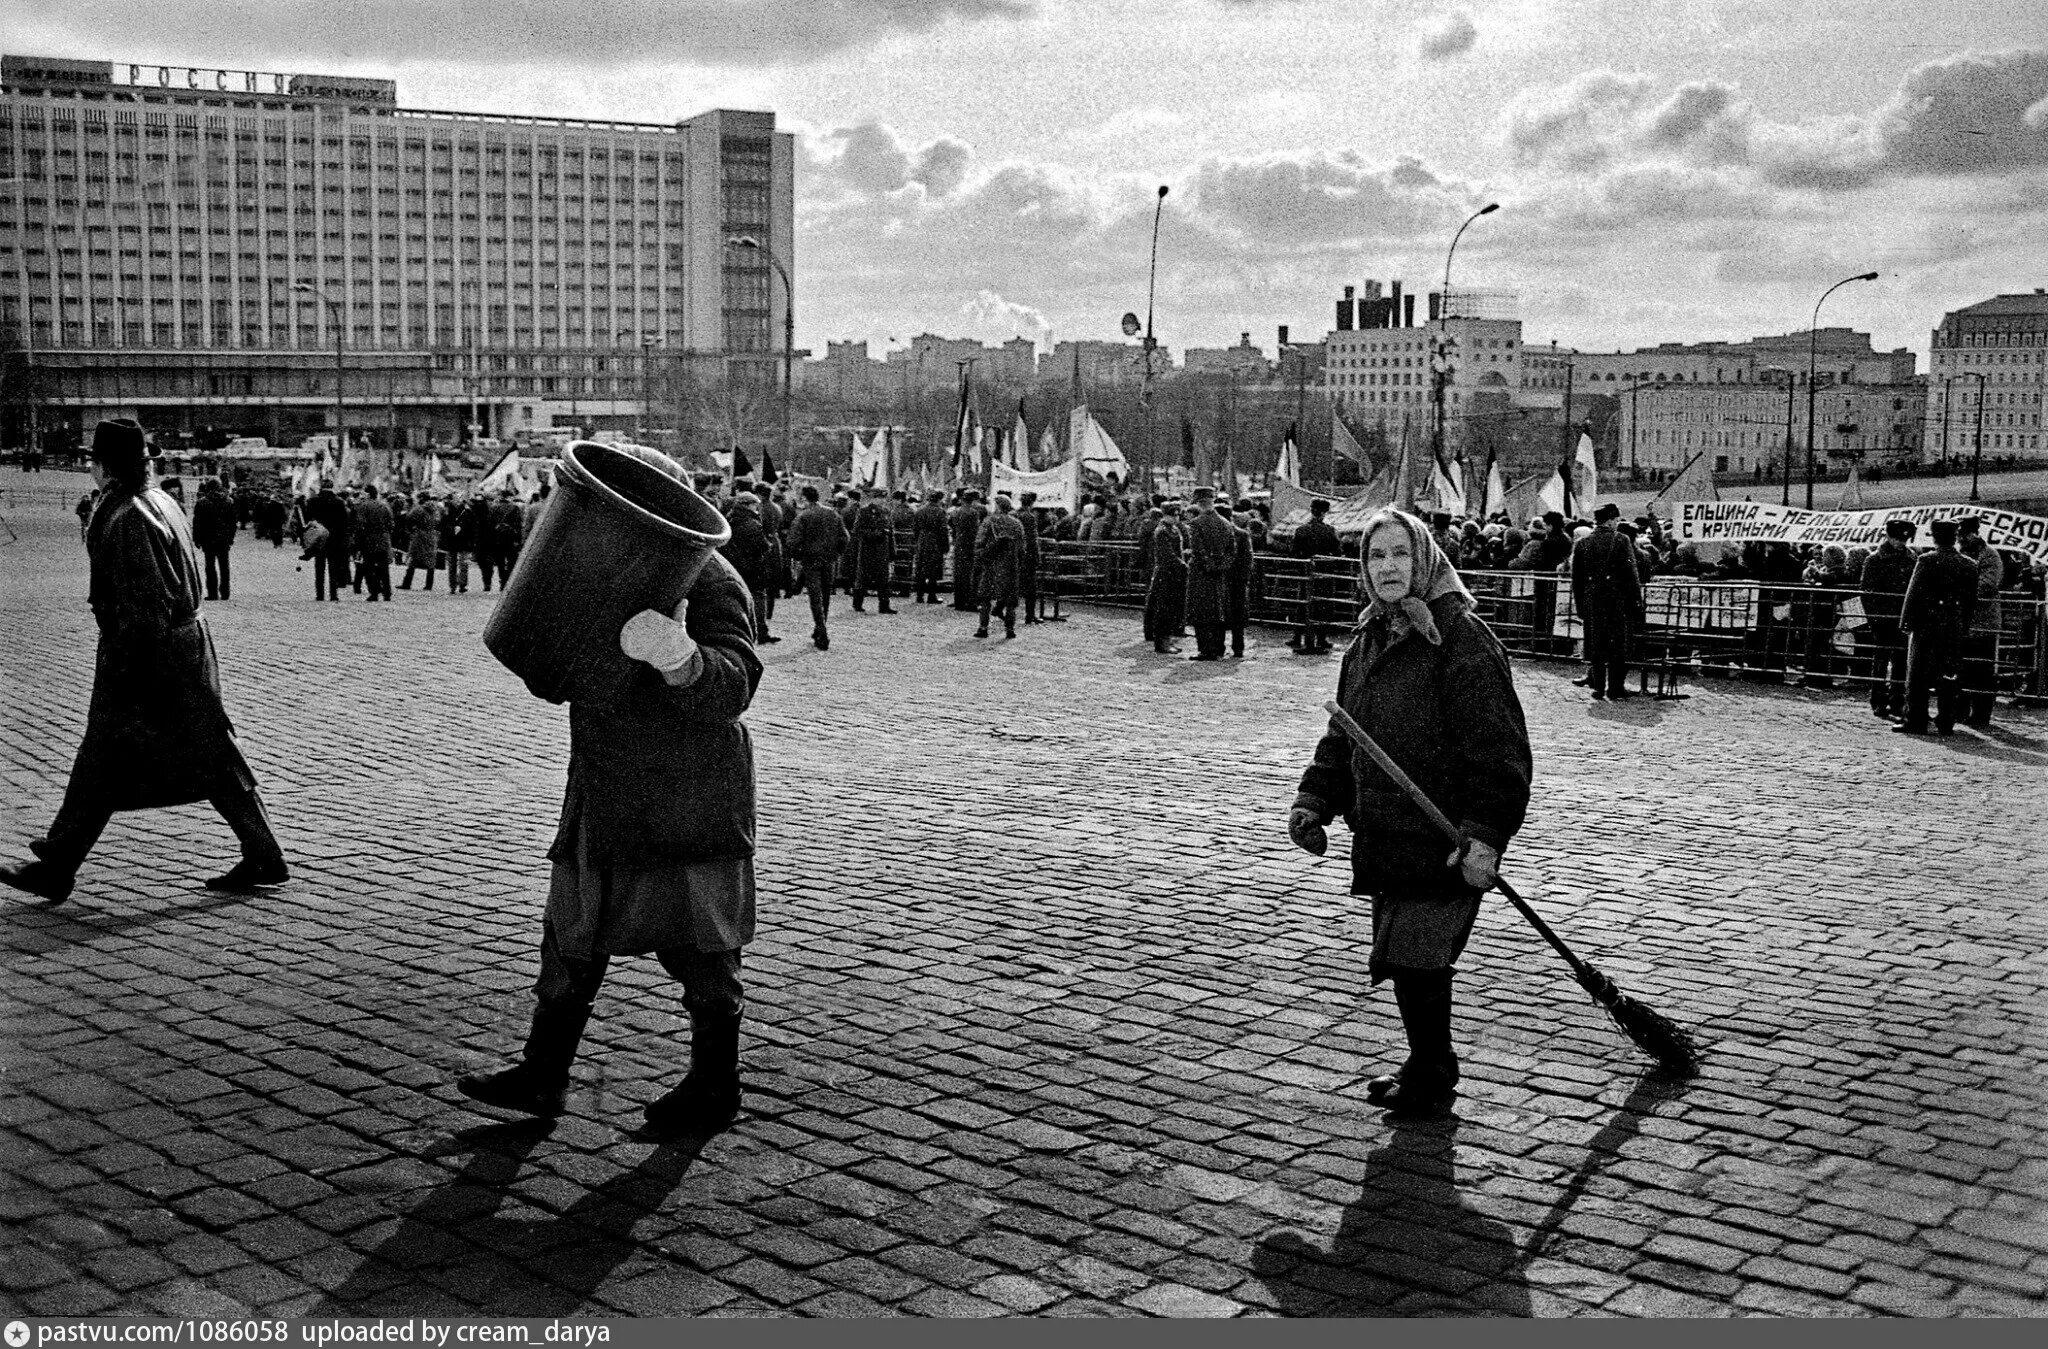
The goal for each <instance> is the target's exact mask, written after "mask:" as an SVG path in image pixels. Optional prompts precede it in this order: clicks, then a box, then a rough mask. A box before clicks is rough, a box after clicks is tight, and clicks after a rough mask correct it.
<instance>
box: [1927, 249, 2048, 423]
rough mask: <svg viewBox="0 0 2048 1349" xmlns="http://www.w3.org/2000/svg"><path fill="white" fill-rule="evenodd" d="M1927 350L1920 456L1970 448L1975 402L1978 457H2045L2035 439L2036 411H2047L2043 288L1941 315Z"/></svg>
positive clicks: (2046, 299) (2047, 321) (2047, 314)
mask: <svg viewBox="0 0 2048 1349" xmlns="http://www.w3.org/2000/svg"><path fill="white" fill-rule="evenodd" d="M1930 348H1931V351H1930V358H1929V361H1928V396H1927V430H1926V433H1925V435H1926V444H1927V452H1928V454H1930V455H1943V454H1944V453H1945V454H1946V455H1947V456H1949V457H1953V456H1955V455H1961V454H1970V453H1974V452H1975V450H1976V444H1977V441H1976V436H1977V414H1978V412H1979V410H1980V407H1981V411H1982V412H1983V419H1984V428H1983V429H1984V453H1985V454H1986V455H1992V456H1997V457H2000V458H2015V457H2016V458H2022V459H2042V458H2048V445H2044V444H2043V442H2042V438H2041V437H2042V430H2041V414H2042V413H2043V412H2044V411H2048V293H2044V292H2043V291H2041V290H2040V289H2038V288H2037V289H2036V290H2035V291H2034V292H2033V293H2032V294H2031V295H1998V296H1994V297H1993V298H1991V299H1989V300H1983V301H1980V302H1978V303H1977V304H1973V305H1968V306H1966V307H1964V308H1962V309H1957V310H1954V311H1953V312H1951V313H1947V314H1943V315H1942V316H1941V325H1940V326H1939V327H1937V328H1936V329H1935V330H1934V336H1933V341H1932V342H1931V343H1930ZM1980 375H1981V376H1982V377H1983V378H1982V379H1979V378H1978V376H1980ZM1980 397H1981V398H1982V400H1983V401H1982V403H1981V405H1980V403H1979V402H1978V400H1979V398H1980Z"/></svg>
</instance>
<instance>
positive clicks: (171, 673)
mask: <svg viewBox="0 0 2048 1349" xmlns="http://www.w3.org/2000/svg"><path fill="white" fill-rule="evenodd" d="M92 472H93V478H94V480H95V481H96V482H97V483H98V484H99V488H100V494H99V504H98V506H97V507H96V508H95V509H94V511H93V517H92V523H91V526H90V528H89V529H88V531H87V538H86V548H87V553H88V556H89V557H90V559H91V585H90V589H89V590H88V592H87V602H88V603H89V604H90V605H91V606H92V612H93V619H94V621H95V622H96V623H97V624H98V626H99V650H98V653H97V655H96V656H95V658H94V662H93V681H92V702H91V704H90V707H89V709H88V710H87V712H86V722H85V738H84V740H83V741H82V742H81V743H80V745H79V747H78V755H77V757H76V759H74V760H73V762H72V765H71V780H70V782H69V783H68V784H67V785H66V787H65V790H64V803H63V805H62V806H61V807H59V809H58V811H57V818H56V819H55V820H54V821H53V822H52V823H51V825H50V829H49V833H48V834H47V835H46V836H45V837H43V838H40V839H37V840H35V841H33V842H31V843H30V844H29V851H31V852H33V853H34V854H35V856H36V860H35V861H33V862H27V863H23V864H20V865H17V866H11V867H0V883H4V884H6V885H10V886H12V887H14V888H15V889H17V890H25V891H27V892H28V893H30V894H33V895H40V896H41V897H43V898H44V899H47V900H50V901H51V902H53V903H54V902H58V901H61V900H63V899H65V898H66V897H67V896H69V895H70V893H71V887H72V882H73V878H74V877H75V876H76V875H77V873H78V869H79V867H80V866H82V865H83V864H84V862H85V859H86V856H87V855H88V854H89V853H91V851H92V848H93V844H95V843H96V842H98V841H99V836H100V833H101V831H103V830H104V829H105V828H106V827H107V822H108V821H109V820H110V819H112V818H113V815H114V813H115V812H116V811H124V810H147V809H151V808H154V807H157V806H181V805H188V804H190V803H192V802H194V801H210V802H212V804H213V807H214V809H215V810H217V811H219V812H220V814H221V818H222V819H224V820H226V821H227V822H228V827H229V828H231V829H233V830H234V831H235V837H236V838H237V839H239V840H240V841H241V845H242V860H241V861H240V862H238V863H236V865H235V866H234V867H233V868H232V869H231V870H229V871H228V872H227V873H226V874H225V875H222V876H216V877H214V878H213V879H212V880H209V881H208V882H207V883H206V884H207V886H208V887H209V888H211V889H215V890H233V891H247V890H250V889H252V888H254V887H257V886H264V885H276V884H278V883H280V882H282V881H284V880H286V879H287V878H288V876H289V871H288V869H287V868H286V866H285V861H284V851H283V850H282V849H281V848H279V847H278V844H277V838H276V836H275V835H274V834H273V833H272V832H271V829H270V819H269V817H268V816H267V815H266V814H265V813H264V809H263V798H262V797H261V796H259V795H258V794H257V791H256V776H255V774H254V773H252V772H250V771H249V764H248V761H247V760H246V759H244V758H243V757H242V750H241V747H240V746H239V745H237V744H236V743H235V728H234V725H233V724H232V723H231V722H230V721H229V720H228V714H227V709H226V708H225V707H224V706H223V705H222V703H221V696H220V667H219V663H218V660H217V658H216V656H215V654H214V649H213V637H212V634H211V633H209V632H208V631H207V628H206V621H205V619H204V618H203V617H202V616H201V614H200V611H199V606H200V576H199V560H198V558H197V557H196V556H195V554H194V550H193V544H192V535H191V533H190V531H189V529H188V528H187V526H186V523H185V516H184V513H183V512H182V511H179V510H178V509H177V508H176V506H175V504H174V503H173V502H172V501H171V499H170V498H169V497H167V496H166V495H164V494H163V493H162V492H160V491H156V490H154V489H153V488H151V487H150V485H149V452H148V449H147V446H146V444H145V441H144V439H143V434H142V428H141V427H140V426H138V425H137V424H136V423H135V422H133V421H130V420H128V419H126V418H122V419H119V420H115V421H105V422H101V423H100V424H99V425H98V426H97V427H95V428H94V430H93V439H92Z"/></svg>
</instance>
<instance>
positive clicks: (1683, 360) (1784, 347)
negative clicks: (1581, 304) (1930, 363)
mask: <svg viewBox="0 0 2048 1349" xmlns="http://www.w3.org/2000/svg"><path fill="white" fill-rule="evenodd" d="M1809 340H1810V341H1811V342H1812V346H1813V350H1812V353H1811V354H1812V356H1813V360H1814V379H1815V381H1816V382H1817V383H1819V384H1821V385H1823V386H1825V385H1829V384H1909V383H1911V382H1912V380H1913V376H1914V372H1915V371H1916V370H1917V369H1918V361H1917V359H1916V358H1915V357H1914V355H1913V353H1912V352H1911V351H1909V350H1907V349H1906V348H1904V347H1900V348H1898V349H1897V350H1895V351H1878V350H1877V349H1876V348H1875V347H1873V346H1872V345H1871V342H1870V334H1869V333H1859V332H1856V331H1855V330H1853V329H1850V328H1821V329H1818V330H1816V331H1815V332H1813V333H1812V334H1808V333H1806V332H1804V331H1802V332H1796V333H1783V334H1780V335H1777V336H1767V337H1752V338H1750V339H1749V340H1748V341H1746V342H1663V343H1659V344H1658V345H1657V346H1654V347H1639V348H1637V349H1636V350H1634V351H1568V352H1566V353H1564V354H1565V355H1566V356H1568V357H1569V358H1570V361H1571V365H1572V377H1573V380H1574V382H1575V383H1576V384H1577V385H1581V386H1583V387H1585V388H1586V389H1588V390H1589V391H1591V392H1593V393H1610V394H1611V393H1615V392H1616V391H1617V390H1616V389H1615V388H1613V387H1609V386H1626V385H1630V384H1667V383H1668V384H1754V383H1756V382H1757V381H1758V379H1759V378H1760V377H1762V376H1764V374H1765V373H1766V372H1768V371H1770V370H1771V369H1772V368H1774V367H1775V368H1776V369H1779V370H1787V371H1791V372H1792V373H1793V377H1794V378H1795V379H1797V380H1798V381H1799V382H1800V383H1801V384H1804V383H1805V381H1806V363H1807V358H1808V355H1809V352H1808V342H1809Z"/></svg>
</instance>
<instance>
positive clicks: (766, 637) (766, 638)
mask: <svg viewBox="0 0 2048 1349" xmlns="http://www.w3.org/2000/svg"><path fill="white" fill-rule="evenodd" d="M781 640H782V639H781V638H780V637H777V636H776V635H775V634H773V633H764V634H763V635H762V637H761V641H762V644H763V645H766V646H773V645H774V644H775V643H777V642H779V641H781Z"/></svg>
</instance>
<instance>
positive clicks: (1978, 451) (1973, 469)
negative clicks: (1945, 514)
mask: <svg viewBox="0 0 2048 1349" xmlns="http://www.w3.org/2000/svg"><path fill="white" fill-rule="evenodd" d="M1962 378H1964V379H1974V380H1976V381H1977V444H1976V447H1975V448H1974V449H1973V450H1971V451H1970V500H1972V501H1981V500H1982V499H1983V498H1981V497H1979V496H1978V495H1977V471H1978V470H1979V469H1981V468H1983V466H1984V372H1983V371H1982V370H1971V371H1969V372H1967V373H1965V374H1964V375H1963V376H1962Z"/></svg>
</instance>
